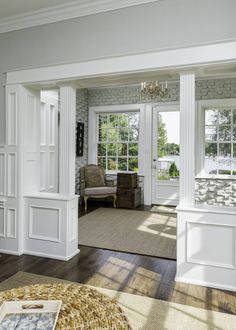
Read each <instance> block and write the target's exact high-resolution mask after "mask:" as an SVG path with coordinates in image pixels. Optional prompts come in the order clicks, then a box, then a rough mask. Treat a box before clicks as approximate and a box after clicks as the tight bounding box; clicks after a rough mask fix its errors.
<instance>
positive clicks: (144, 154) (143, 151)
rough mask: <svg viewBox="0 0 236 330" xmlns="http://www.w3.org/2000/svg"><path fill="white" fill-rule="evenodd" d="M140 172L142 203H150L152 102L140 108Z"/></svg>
mask: <svg viewBox="0 0 236 330" xmlns="http://www.w3.org/2000/svg"><path fill="white" fill-rule="evenodd" d="M139 130H140V140H141V145H140V152H139V164H140V166H139V167H140V168H139V170H140V172H141V173H142V174H144V204H145V205H151V203H152V170H151V168H152V104H147V105H144V106H142V108H140V127H139Z"/></svg>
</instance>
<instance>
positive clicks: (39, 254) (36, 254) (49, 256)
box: [24, 249, 80, 261]
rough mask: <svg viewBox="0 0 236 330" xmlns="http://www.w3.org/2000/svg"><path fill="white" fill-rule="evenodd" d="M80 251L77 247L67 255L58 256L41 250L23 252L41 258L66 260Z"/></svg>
mask: <svg viewBox="0 0 236 330" xmlns="http://www.w3.org/2000/svg"><path fill="white" fill-rule="evenodd" d="M79 253H80V249H77V250H76V251H75V252H74V253H72V254H70V255H69V256H68V257H60V256H57V255H54V254H47V253H42V252H32V251H24V254H28V255H31V256H37V257H42V258H49V259H56V260H62V261H68V260H70V259H71V258H73V257H74V256H76V255H77V254H79Z"/></svg>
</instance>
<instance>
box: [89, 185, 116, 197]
mask: <svg viewBox="0 0 236 330" xmlns="http://www.w3.org/2000/svg"><path fill="white" fill-rule="evenodd" d="M84 193H85V195H87V196H88V195H109V194H116V187H94V188H85V190H84Z"/></svg>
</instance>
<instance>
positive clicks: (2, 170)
mask: <svg viewBox="0 0 236 330" xmlns="http://www.w3.org/2000/svg"><path fill="white" fill-rule="evenodd" d="M5 194H6V153H5V152H1V153H0V195H2V196H4V195H5Z"/></svg>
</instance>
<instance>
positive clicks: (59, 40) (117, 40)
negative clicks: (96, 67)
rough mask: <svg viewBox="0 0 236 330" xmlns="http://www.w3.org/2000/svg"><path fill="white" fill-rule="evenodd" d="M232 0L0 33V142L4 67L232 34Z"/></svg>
mask: <svg viewBox="0 0 236 330" xmlns="http://www.w3.org/2000/svg"><path fill="white" fill-rule="evenodd" d="M235 12H236V1H235V0H198V1H196V0H165V1H161V2H156V3H149V4H146V5H141V6H135V7H130V8H125V9H120V10H116V11H112V12H107V13H101V14H97V15H90V16H86V17H82V18H78V19H72V20H68V21H63V22H58V23H53V24H47V25H43V26H39V27H34V28H29V29H24V30H20V31H14V32H9V33H5V34H1V35H0V143H1V142H3V140H4V138H3V137H4V117H3V114H4V90H3V83H4V81H5V78H4V75H3V73H4V72H6V71H9V70H15V69H19V68H23V67H30V66H34V67H35V66H41V65H48V64H57V63H64V62H71V61H81V60H87V59H92V58H93V59H95V58H102V57H110V56H117V55H120V54H122V55H124V54H132V53H142V52H149V51H155V50H160V49H168V48H175V47H185V46H189V45H197V44H206V43H215V42H218V41H226V40H231V39H235V38H236V20H235Z"/></svg>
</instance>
